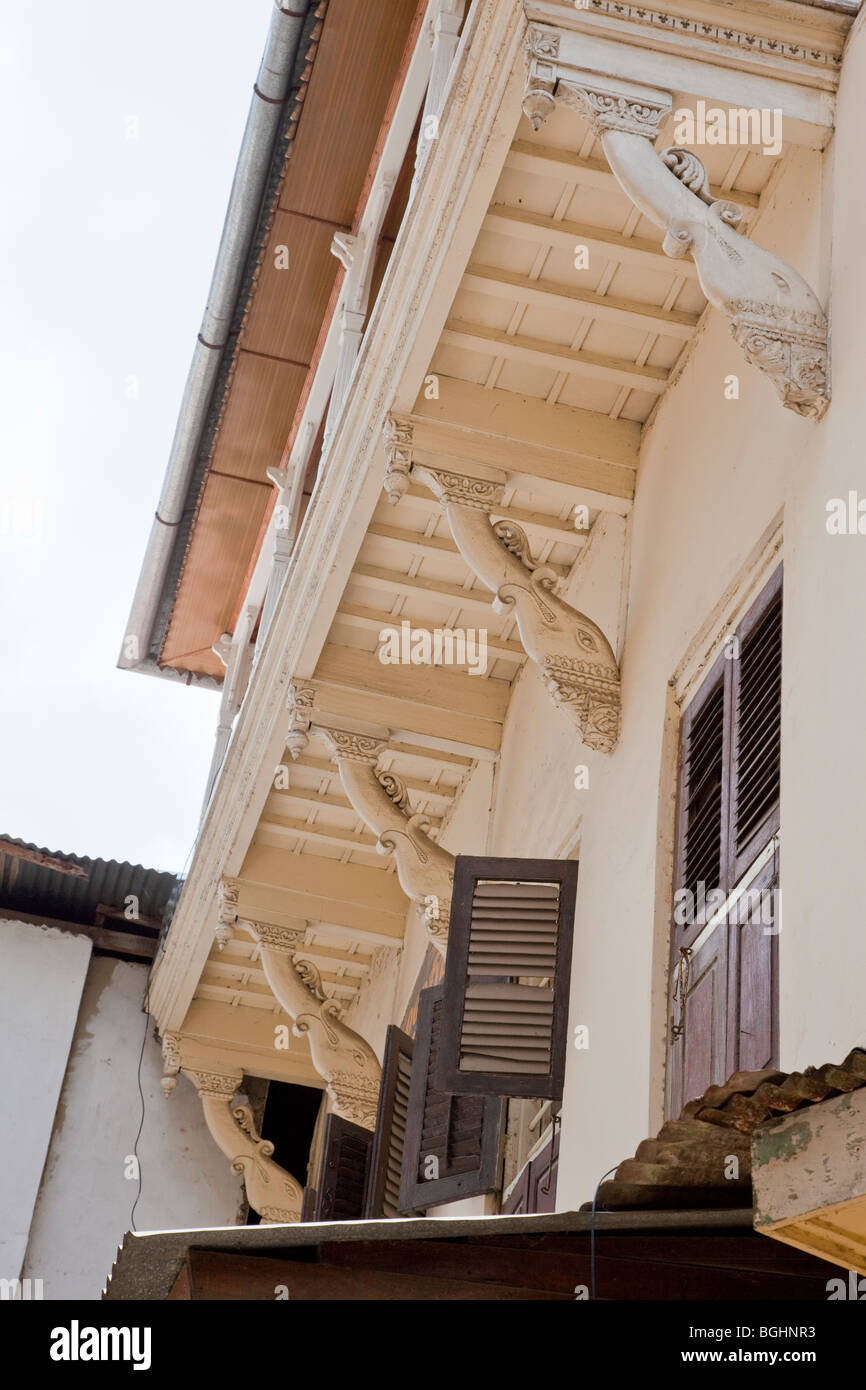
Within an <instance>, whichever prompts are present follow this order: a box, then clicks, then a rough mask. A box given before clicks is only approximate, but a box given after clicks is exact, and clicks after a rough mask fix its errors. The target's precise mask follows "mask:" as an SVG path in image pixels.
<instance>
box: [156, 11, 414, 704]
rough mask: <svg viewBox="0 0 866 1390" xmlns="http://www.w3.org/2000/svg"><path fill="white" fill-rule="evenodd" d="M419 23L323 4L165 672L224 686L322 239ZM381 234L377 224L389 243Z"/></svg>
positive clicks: (399, 15)
mask: <svg viewBox="0 0 866 1390" xmlns="http://www.w3.org/2000/svg"><path fill="white" fill-rule="evenodd" d="M422 9H423V6H422ZM418 19H419V14H418V0H365V3H364V4H363V5H359V4H357V3H356V0H328V4H327V9H326V12H325V15H324V19H323V22H322V32H321V35H320V38H319V40H318V44H317V45H316V46H315V53H314V54H313V55H312V59H313V60H312V66H311V71H310V73H309V79H308V85H307V89H306V95H305V97H304V101H303V106H302V108H301V114H300V118H299V120H298V122H297V133H296V135H295V137H294V139H293V140H292V141H291V143H290V145H289V149H288V154H287V157H286V162H285V167H284V170H283V174H282V181H281V187H280V190H279V194H278V197H277V206H276V211H275V213H274V216H273V219H272V224H271V227H270V230H269V233H268V236H267V239H266V242H265V245H264V247H263V250H262V255H261V259H260V263H259V268H258V273H257V277H256V281H255V284H254V286H253V290H252V293H251V295H250V298H249V301H248V303H247V306H246V311H245V318H244V323H243V328H242V330H241V333H240V337H239V340H238V344H237V348H236V351H235V355H234V361H233V364H232V370H231V375H230V378H229V383H228V387H227V390H226V393H225V396H224V399H223V401H222V403H221V414H220V421H219V425H218V427H217V433H216V438H215V441H214V445H213V448H212V450H211V455H210V459H209V462H208V467H207V472H206V474H205V478H204V481H203V485H202V488H201V491H200V494H199V497H198V504H197V513H196V517H195V521H194V523H193V530H192V533H191V536H190V541H189V545H188V547H187V553H186V556H185V558H184V564H183V571H182V574H181V577H180V581H179V583H178V587H177V592H176V595H175V602H174V608H173V611H172V614H171V620H170V623H169V627H168V632H167V634H166V639H165V642H164V644H163V649H162V653H161V661H162V663H163V664H164V665H168V666H172V667H175V668H176V669H178V670H181V671H192V672H195V673H197V674H203V675H210V676H214V677H216V678H217V679H218V680H221V679H222V676H223V667H222V664H221V663H220V661H219V659H218V658H217V657H216V656H215V655H214V653H213V652H212V651H211V646H212V644H213V643H214V642H215V641H216V640H217V639H218V638H219V636H220V635H221V634H222V633H223V632H224V631H226V630H228V631H231V625H232V618H233V614H234V612H235V607H236V604H237V601H238V595H239V591H240V589H241V586H242V583H243V580H244V576H245V575H246V573H247V569H248V566H249V563H250V559H251V557H252V555H253V552H254V550H255V547H256V544H257V541H258V537H259V533H260V529H261V525H262V521H263V518H264V516H265V514H266V512H267V511H268V510H269V509H270V507H271V506H272V504H273V488H272V486H271V484H270V483H269V482H268V481H267V473H266V470H267V469H268V468H269V467H277V466H278V465H279V463H280V459H281V456H282V453H283V449H284V447H285V444H286V440H287V438H288V436H289V433H290V431H291V428H292V422H293V419H294V417H295V412H296V410H297V406H298V402H299V400H300V399H301V396H302V392H303V390H304V385H305V382H306V379H307V373H308V369H309V366H310V363H311V361H312V360H313V354H314V350H315V347H316V343H317V340H318V337H319V333H320V330H321V328H322V322H323V319H325V318H326V317H327V315H328V310H329V301H330V300H331V296H332V292H333V291H334V289H335V285H336V282H337V277H338V275H339V276H342V274H343V271H342V269H341V267H340V265H339V262H338V261H337V260H336V259H335V257H334V256H333V255H332V254H331V251H330V246H331V240H332V237H333V235H334V232H336V231H339V230H344V231H349V230H350V229H351V228H352V225H353V222H354V221H355V219H356V216H357V214H358V210H359V203H361V200H362V197H363V195H364V191H365V185H366V181H367V175H368V170H369V166H370V163H371V159H372V157H373V155H374V151H375V149H376V145H377V140H378V138H379V136H380V132H381V127H382V121H383V117H384V116H385V114H386V108H387V104H388V101H389V97H390V94H391V91H392V88H393V85H394V83H395V81H396V80H397V78H398V74H399V73H400V71H401V66H402V63H403V60H404V54H405V50H406V47H407V42H408V41H409V40H410V39H414V34H415V31H416V29H417V23H418ZM399 192H402V193H405V190H398V193H399ZM389 231H392V228H391V227H389V226H388V225H386V227H385V234H386V236H387V234H388V233H389ZM387 244H388V243H387V242H386V245H387ZM280 245H285V246H287V247H288V249H289V261H290V263H289V268H288V269H282V270H281V269H277V265H276V259H277V258H276V255H275V251H276V248H277V247H278V246H280Z"/></svg>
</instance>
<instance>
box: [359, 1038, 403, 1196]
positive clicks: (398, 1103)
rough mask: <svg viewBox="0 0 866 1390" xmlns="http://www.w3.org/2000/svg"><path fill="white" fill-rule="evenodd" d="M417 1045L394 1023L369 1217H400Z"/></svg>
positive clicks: (378, 1118) (385, 1067)
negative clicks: (402, 1178)
mask: <svg viewBox="0 0 866 1390" xmlns="http://www.w3.org/2000/svg"><path fill="white" fill-rule="evenodd" d="M414 1046H415V1045H414V1043H413V1041H412V1039H411V1038H410V1037H409V1036H408V1035H407V1034H406V1033H404V1032H402V1030H401V1029H400V1028H397V1027H396V1025H395V1024H393V1023H392V1024H391V1026H390V1027H389V1029H388V1032H387V1035H386V1038H385V1056H384V1060H383V1062H382V1084H381V1086H380V1088H379V1106H378V1110H377V1112H376V1132H375V1137H374V1139H373V1147H372V1150H371V1153H370V1166H369V1172H368V1176H367V1195H366V1199H365V1202H364V1215H365V1216H367V1217H379V1216H397V1215H398V1212H399V1202H400V1177H401V1173H402V1167H403V1150H404V1148H405V1144H406V1121H407V1117H408V1113H409V1086H410V1083H411V1080H412V1053H413V1049H414Z"/></svg>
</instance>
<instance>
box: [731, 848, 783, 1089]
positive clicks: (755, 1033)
mask: <svg viewBox="0 0 866 1390" xmlns="http://www.w3.org/2000/svg"><path fill="white" fill-rule="evenodd" d="M778 886H779V873H778V865H777V864H776V863H775V862H774V861H773V860H771V861H770V863H769V864H765V865H764V868H763V869H762V870H761V872H760V873H759V874H758V875H757V876H756V877H755V878H754V879H752V882H751V883H750V884H749V887H748V889H747V891H746V894H744V896H743V897H742V898H741V899H740V901H739V903H738V904H737V905H736V907H735V908H734V911H733V912H732V914H731V916H732V918H734V919H735V920H733V922H732V925H731V929H730V930H731V951H732V956H733V961H732V968H731V970H730V972H729V975H730V979H731V984H732V987H731V991H730V997H729V1003H728V1037H729V1040H730V1043H729V1050H728V1073H729V1074H730V1073H731V1072H735V1071H765V1070H767V1068H770V1067H775V1066H778V1064H779V937H778V931H779V928H780V926H781V923H780V922H779V920H778V915H777V914H778V908H779V899H778V895H777V889H778Z"/></svg>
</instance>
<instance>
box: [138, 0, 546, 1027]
mask: <svg viewBox="0 0 866 1390" xmlns="http://www.w3.org/2000/svg"><path fill="white" fill-rule="evenodd" d="M525 29H526V21H525V19H524V16H523V13H522V10H521V9H520V7H519V5H516V4H515V3H514V0H489V2H488V3H484V4H478V3H476V4H473V6H472V8H471V10H470V12H469V15H468V17H467V20H466V23H465V25H464V30H463V34H462V37H461V43H460V47H459V49H458V52H457V55H456V59H455V65H454V70H453V73H452V82H451V86H450V91H449V95H448V97H447V99H446V103H445V107H444V110H443V113H442V117H441V122H440V129H439V138H438V140H437V141H436V142H435V143H434V145H433V147H432V149H431V152H430V155H429V157H428V158H427V160H426V162H425V165H424V168H423V171H422V174H421V178H420V181H419V187H418V191H417V194H416V197H415V199H414V201H413V203H412V205H411V206H410V209H409V211H408V213H407V216H406V219H405V222H404V225H403V227H402V229H401V233H400V238H399V241H398V245H397V247H396V248H395V252H394V255H393V256H392V260H391V263H390V266H389V269H388V272H387V275H386V279H385V282H384V284H383V286H382V289H381V291H380V294H379V297H378V299H377V302H376V306H375V308H374V311H373V314H372V316H371V320H370V323H369V325H368V328H367V332H366V334H365V339H364V343H363V345H362V348H361V352H360V355H359V358H358V363H357V367H356V371H355V376H354V379H353V384H352V388H351V391H350V393H349V396H348V398H347V401H346V406H345V409H344V411H343V414H342V417H341V419H340V421H339V422H338V424H337V427H336V429H335V432H334V435H333V438H332V440H331V443H330V447H329V450H328V452H327V455H326V457H325V458H324V460H323V466H322V471H321V481H320V483H319V486H318V488H317V490H316V494H315V496H314V498H313V501H312V503H311V505H310V509H309V512H308V515H307V518H306V520H305V525H304V529H303V532H302V535H301V537H300V538H299V542H298V547H297V551H296V555H295V558H294V562H293V565H292V568H291V571H290V573H289V575H288V578H287V581H286V584H285V587H284V589H283V592H282V595H281V598H280V602H279V604H278V606H277V609H276V612H275V614H274V617H273V620H272V623H271V627H270V629H269V632H268V637H267V641H266V643H265V646H264V649H263V651H262V654H261V657H260V659H259V661H258V664H257V666H256V670H255V672H254V675H253V678H252V680H251V683H250V687H249V689H248V691H247V695H246V698H245V700H244V703H243V705H242V708H241V711H240V713H239V715H238V718H237V722H236V725H235V730H234V735H233V738H232V741H231V744H230V747H229V750H228V754H227V756H226V760H225V763H224V765H223V768H222V771H221V774H220V777H219V779H218V781H217V784H216V787H215V789H214V793H213V795H212V798H211V801H210V805H209V808H208V811H207V814H206V817H205V819H204V822H203V824H202V828H201V832H200V835H199V840H198V845H197V848H196V852H195V854H194V856H193V861H192V864H191V867H190V872H189V875H188V877H187V881H186V883H185V885H184V890H183V893H182V895H181V899H180V902H179V904H178V908H177V911H176V913H175V916H174V920H173V922H172V926H171V929H170V931H169V934H168V937H167V940H166V944H165V950H164V952H163V954H162V956H161V957H160V958H159V960H158V962H157V964H156V966H155V969H154V974H153V977H152V983H151V992H150V1008H151V1012H152V1013H153V1015H154V1017H155V1019H156V1021H157V1024H158V1026H159V1028H160V1030H165V1029H170V1030H173V1031H177V1030H179V1029H180V1028H181V1026H182V1025H183V1024H184V1019H185V1017H186V1014H187V1011H188V1010H189V1009H190V1004H191V1001H192V1000H193V996H194V994H195V992H196V988H197V986H198V983H199V980H200V978H201V976H202V973H203V971H204V970H205V967H206V963H207V961H208V957H209V956H211V954H212V950H213V943H214V927H215V925H216V913H217V891H218V886H219V883H220V880H221V879H222V877H224V876H229V877H240V876H241V870H242V868H243V867H244V863H245V860H246V858H247V854H248V851H249V852H250V853H252V854H258V853H260V851H261V848H262V847H260V846H258V847H257V846H253V848H252V850H251V849H250V847H251V845H252V842H253V837H254V834H255V832H256V827H257V825H258V822H259V819H260V816H261V813H262V810H263V809H264V807H265V804H266V802H267V801H268V798H269V795H270V792H271V788H272V786H273V780H274V769H275V767H277V766H278V765H279V764H280V761H281V758H282V757H283V755H284V752H285V740H286V735H287V732H288V713H287V710H286V699H287V694H288V691H289V687H290V682H291V680H292V678H293V677H302V678H309V677H312V676H313V675H314V673H315V671H316V666H317V663H318V660H319V657H320V654H321V652H322V648H323V646H324V643H325V640H326V638H327V635H328V630H329V628H330V626H331V623H332V621H333V618H334V615H335V613H336V611H337V609H338V607H339V604H340V601H341V599H342V596H343V593H344V590H345V588H346V583H347V580H348V577H349V574H350V572H351V569H352V566H353V563H354V561H355V557H356V555H357V553H358V550H359V547H360V545H361V542H362V540H363V538H364V536H365V534H366V528H367V524H368V522H369V519H370V517H371V515H372V513H373V511H374V510H375V507H376V505H377V502H378V499H379V495H380V490H381V485H382V477H383V475H384V469H385V459H384V449H383V444H382V425H383V421H384V418H385V415H386V413H387V411H388V410H390V409H392V408H397V409H401V410H407V409H410V408H411V407H412V405H413V404H414V402H415V400H416V398H417V396H418V394H419V391H420V389H421V387H422V384H423V379H424V374H425V372H426V370H427V367H428V365H429V362H430V358H431V355H432V353H433V350H434V348H435V346H436V343H437V341H438V339H439V335H440V333H441V331H442V327H443V324H444V319H445V316H446V313H447V308H448V305H449V304H450V303H451V301H452V299H453V297H454V294H455V293H456V290H457V286H458V284H459V280H460V276H461V274H462V271H463V268H464V266H465V264H466V262H467V260H468V257H469V253H470V251H471V248H472V246H473V244H474V241H475V238H476V236H477V233H478V228H479V226H480V224H481V221H482V219H483V217H484V215H485V212H486V209H487V206H488V203H489V201H490V197H491V195H492V192H493V189H494V187H495V184H496V180H497V178H498V175H499V172H500V170H501V168H502V165H503V162H504V160H505V156H506V154H507V151H508V147H509V144H510V141H511V135H512V133H513V131H514V128H515V126H516V124H517V121H518V118H519V112H520V102H521V99H522V95H523V84H524V61H523V51H522V45H523V39H524V35H525ZM383 669H384V668H383ZM332 674H333V673H332ZM340 675H341V672H340V669H338V670H337V672H336V677H337V679H336V681H335V688H337V689H338V690H339V679H340ZM466 679H469V678H468V677H466ZM494 722H496V721H494ZM445 751H447V750H445ZM488 755H489V754H488ZM287 819H294V818H293V817H287ZM264 848H268V847H267V846H265V847H264ZM290 857H294V858H297V859H300V858H303V857H307V858H312V857H313V856H290ZM323 863H324V864H325V865H326V866H327V861H323ZM337 867H338V868H341V869H348V868H354V866H351V865H339V866H337ZM369 872H371V873H372V872H375V873H376V874H377V878H385V877H388V878H393V875H392V874H385V873H383V871H382V870H381V869H378V870H373V869H372V868H371V869H370V870H369ZM344 879H345V875H344ZM347 891H348V889H347ZM329 925H330V924H329ZM195 1007H196V1005H194V1006H193V1008H195ZM190 1012H192V1010H190Z"/></svg>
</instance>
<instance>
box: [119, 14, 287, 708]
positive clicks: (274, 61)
mask: <svg viewBox="0 0 866 1390" xmlns="http://www.w3.org/2000/svg"><path fill="white" fill-rule="evenodd" d="M313 5H314V0H286V3H284V4H281V3H280V0H276V4H275V8H274V13H273V15H272V17H271V25H270V29H269V32H268V38H267V42H266V44H265V51H264V55H263V57H262V61H261V66H260V67H259V73H258V77H257V79H256V82H255V85H254V87H253V100H252V104H251V106H250V111H249V115H248V117H247V123H246V128H245V130H244V136H243V140H242V142H241V149H240V154H239V156H238V163H237V168H236V170H235V176H234V181H233V183H232V189H231V194H230V196H229V204H228V209H227V212H226V219H225V223H224V225H223V232H222V237H221V239H220V245H219V250H218V251H217V258H216V264H215V266H214V273H213V278H212V280H211V285H210V291H209V293H208V299H207V306H206V308H205V312H204V317H203V319H202V325H201V329H200V331H199V334H198V341H197V343H196V347H195V352H194V354H193V359H192V365H191V366H190V370H189V375H188V377H187V382H186V388H185V390H184V394H183V400H182V402H181V408H180V416H179V419H178V423H177V428H176V430H175V435H174V440H173V442H172V447H171V454H170V456H169V462H168V468H167V470H166V475H165V480H164V482H163V486H162V492H161V494H160V498H159V503H158V505H157V509H156V514H155V517H154V522H153V526H152V528H151V533H150V538H149V540H148V544H147V550H146V552H145V557H144V563H143V565H142V569H141V574H140V575H139V579H138V584H137V586H136V591H135V596H134V598H133V602H132V609H131V611H130V615H129V621H128V622H127V626H126V633H125V636H124V640H123V643H122V646H121V652H120V657H119V660H118V663H117V664H118V666H119V667H120V668H121V669H123V670H132V671H140V672H143V673H145V674H147V675H158V676H167V677H168V678H169V679H181V680H186V681H187V683H189V684H194V685H207V686H210V687H215V686H216V684H217V683H216V682H215V681H213V680H211V679H210V678H207V677H204V678H202V677H197V676H194V675H191V673H190V674H189V675H188V673H185V672H184V673H179V672H174V671H170V670H167V669H164V668H162V667H160V666H159V664H158V656H159V652H158V650H156V651H155V650H154V649H153V648H154V638H155V637H156V638H157V640H158V644H159V645H161V641H162V633H161V632H159V628H160V627H161V626H162V625H163V624H161V623H160V622H159V619H160V617H161V616H164V615H162V613H161V610H162V608H163V598H164V590H165V584H166V580H167V578H168V577H169V572H170V570H171V568H172V560H173V558H174V555H175V548H176V542H177V541H178V539H179V537H178V531H179V529H181V527H182V523H183V522H184V519H185V517H186V518H187V519H188V518H189V515H190V497H189V494H190V489H191V484H192V483H193V480H194V475H195V472H196V466H197V464H198V463H199V459H200V453H201V445H202V437H203V435H204V434H205V430H206V426H207V422H208V416H209V414H210V411H211V406H212V402H213V397H214V391H215V387H216V384H217V380H218V377H219V375H220V368H221V367H222V365H223V360H224V357H225V355H226V354H225V349H226V347H227V345H228V344H229V342H230V339H231V336H232V334H231V330H232V323H233V319H234V316H235V313H236V309H237V301H238V295H239V293H240V290H241V286H242V284H243V281H244V276H245V271H246V270H247V266H248V259H249V255H250V252H251V250H252V249H253V245H254V238H255V233H256V230H257V227H258V225H259V223H260V219H261V212H262V201H263V197H264V195H265V192H266V190H267V187H268V182H269V179H268V176H269V173H270V170H271V165H272V161H273V156H274V152H275V146H276V143H277V137H278V134H279V130H280V126H281V124H282V121H283V116H284V107H285V102H286V98H287V97H288V96H289V94H290V90H291V87H292V78H293V74H294V72H295V68H296V65H297V60H298V56H299V53H300V51H301V48H302V40H303V39H304V38H305V30H306V29H307V27H308V21H309V20H310V19H312V18H313V15H312V9H313ZM193 505H194V502H193Z"/></svg>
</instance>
